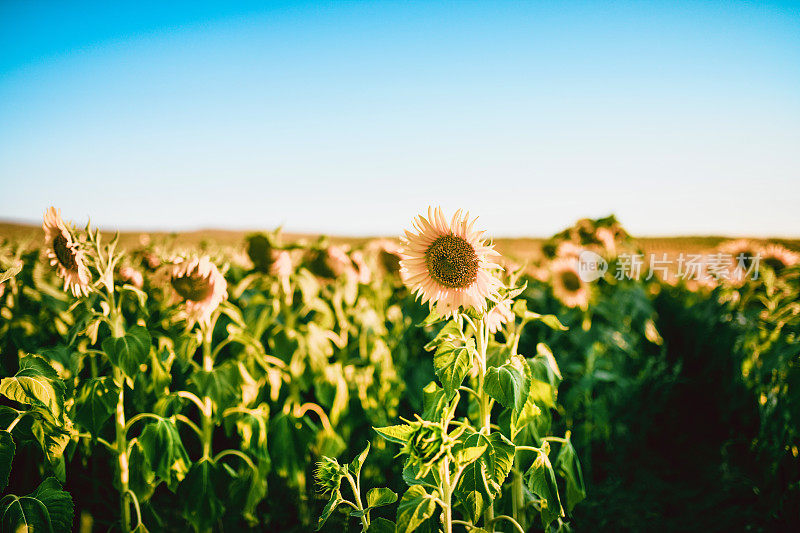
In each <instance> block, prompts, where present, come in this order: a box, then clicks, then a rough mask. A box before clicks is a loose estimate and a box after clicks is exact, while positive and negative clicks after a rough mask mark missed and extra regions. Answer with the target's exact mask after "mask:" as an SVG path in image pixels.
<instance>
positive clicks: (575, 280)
mask: <svg viewBox="0 0 800 533" xmlns="http://www.w3.org/2000/svg"><path fill="white" fill-rule="evenodd" d="M550 270H551V273H552V279H553V294H554V295H555V296H556V298H558V299H559V300H561V302H562V303H563V304H564V305H566V306H567V307H580V308H581V309H585V308H586V306H587V305H588V303H589V287H587V285H586V283H585V282H584V281H583V280H582V279H581V277H580V275H579V274H578V262H577V261H576V260H573V259H556V260H555V261H553V263H552V264H551V265H550Z"/></svg>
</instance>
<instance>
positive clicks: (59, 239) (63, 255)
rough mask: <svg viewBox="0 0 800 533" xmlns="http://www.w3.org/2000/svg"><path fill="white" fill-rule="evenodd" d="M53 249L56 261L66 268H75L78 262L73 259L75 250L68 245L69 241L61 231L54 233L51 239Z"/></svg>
mask: <svg viewBox="0 0 800 533" xmlns="http://www.w3.org/2000/svg"><path fill="white" fill-rule="evenodd" d="M53 251H54V252H55V253H56V257H57V258H58V262H59V263H61V265H62V266H63V267H64V268H66V269H67V270H76V269H77V268H78V263H77V261H75V256H76V254H75V252H74V251H73V250H72V248H70V247H69V242H68V241H67V238H66V237H65V236H64V234H63V233H59V234H58V235H56V237H55V239H53Z"/></svg>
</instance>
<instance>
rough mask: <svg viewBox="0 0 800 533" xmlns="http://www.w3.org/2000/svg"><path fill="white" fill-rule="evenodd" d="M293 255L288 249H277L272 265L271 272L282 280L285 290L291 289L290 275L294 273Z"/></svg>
mask: <svg viewBox="0 0 800 533" xmlns="http://www.w3.org/2000/svg"><path fill="white" fill-rule="evenodd" d="M292 268H293V267H292V256H291V255H289V252H287V251H286V250H280V251H277V253H276V254H275V260H274V261H273V262H272V266H271V267H270V274H272V275H274V276H275V277H277V278H278V280H279V281H280V282H281V287H283V290H284V292H286V293H288V292H289V290H290V286H289V276H291V275H292Z"/></svg>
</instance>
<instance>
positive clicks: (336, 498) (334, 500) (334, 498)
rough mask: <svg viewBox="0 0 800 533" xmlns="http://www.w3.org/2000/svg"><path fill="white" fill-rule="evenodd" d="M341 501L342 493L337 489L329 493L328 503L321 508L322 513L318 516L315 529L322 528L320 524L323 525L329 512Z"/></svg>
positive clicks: (329, 514)
mask: <svg viewBox="0 0 800 533" xmlns="http://www.w3.org/2000/svg"><path fill="white" fill-rule="evenodd" d="M343 501H344V500H343V499H342V495H341V493H340V492H339V491H338V490H335V491H333V493H331V499H330V500H328V503H327V504H326V505H325V508H324V509H323V510H322V514H321V515H320V516H319V520H318V521H317V528H316V531H319V530H320V529H322V526H324V525H325V522H326V521H327V520H328V518H329V517H330V516H331V513H333V511H335V510H336V508H337V507H338V506H339V504H340V503H342V502H343Z"/></svg>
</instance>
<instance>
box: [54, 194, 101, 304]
mask: <svg viewBox="0 0 800 533" xmlns="http://www.w3.org/2000/svg"><path fill="white" fill-rule="evenodd" d="M42 228H43V229H44V236H45V244H46V249H47V252H46V253H47V257H48V258H49V259H50V265H51V266H53V267H55V269H56V272H57V274H58V276H59V277H61V278H62V279H63V280H64V290H67V289H69V290H70V291H71V292H72V294H73V295H74V296H76V297H79V296H87V295H88V294H89V292H90V291H91V286H90V283H91V281H92V276H91V274H90V273H89V269H88V268H87V266H86V257H85V254H84V252H83V250H82V248H81V244H80V242H78V241H77V240H76V239H75V238H74V237H73V235H72V232H71V231H70V229H69V228H68V227H67V225H66V224H65V223H64V220H63V219H62V218H61V211H60V210H57V209H56V208H55V207H51V208H50V209H48V210H47V211H46V212H45V214H44V223H43V224H42Z"/></svg>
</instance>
